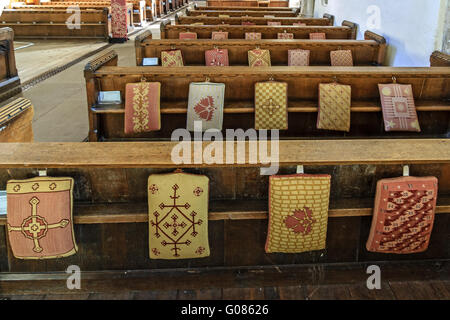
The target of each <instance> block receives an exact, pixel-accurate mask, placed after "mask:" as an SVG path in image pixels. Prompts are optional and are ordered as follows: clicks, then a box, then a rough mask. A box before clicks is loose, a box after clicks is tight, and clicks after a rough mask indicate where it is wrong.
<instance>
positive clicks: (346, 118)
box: [317, 83, 352, 132]
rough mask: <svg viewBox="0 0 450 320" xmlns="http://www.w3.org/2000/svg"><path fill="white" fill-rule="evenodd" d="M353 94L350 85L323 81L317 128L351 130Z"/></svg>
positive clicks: (320, 91) (320, 90)
mask: <svg viewBox="0 0 450 320" xmlns="http://www.w3.org/2000/svg"><path fill="white" fill-rule="evenodd" d="M351 96H352V93H351V87H350V86H349V85H343V84H338V83H321V84H320V85H319V110H318V114H317V129H326V130H336V131H346V132H349V131H350V107H351Z"/></svg>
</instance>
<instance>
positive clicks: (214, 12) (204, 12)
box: [185, 8, 297, 17]
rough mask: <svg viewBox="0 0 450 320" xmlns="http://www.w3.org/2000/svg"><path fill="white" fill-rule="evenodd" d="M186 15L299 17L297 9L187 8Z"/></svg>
mask: <svg viewBox="0 0 450 320" xmlns="http://www.w3.org/2000/svg"><path fill="white" fill-rule="evenodd" d="M185 12H186V15H187V16H191V17H198V16H207V17H219V16H221V15H228V16H230V17H246V16H248V17H264V16H275V17H297V13H296V12H295V11H249V10H246V11H237V10H223V11H218V10H211V11H207V10H201V11H200V10H190V9H189V8H187V9H186V11H185Z"/></svg>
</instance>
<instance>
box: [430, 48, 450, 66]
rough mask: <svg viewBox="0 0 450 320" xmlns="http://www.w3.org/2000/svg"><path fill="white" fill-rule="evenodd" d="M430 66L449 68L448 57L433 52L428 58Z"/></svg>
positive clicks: (438, 52)
mask: <svg viewBox="0 0 450 320" xmlns="http://www.w3.org/2000/svg"><path fill="white" fill-rule="evenodd" d="M430 66H432V67H450V55H448V54H446V53H443V52H440V51H434V52H433V53H432V54H431V56H430Z"/></svg>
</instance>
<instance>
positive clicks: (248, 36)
mask: <svg viewBox="0 0 450 320" xmlns="http://www.w3.org/2000/svg"><path fill="white" fill-rule="evenodd" d="M245 40H261V32H246V33H245Z"/></svg>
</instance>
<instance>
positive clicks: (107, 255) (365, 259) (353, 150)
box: [0, 139, 450, 294]
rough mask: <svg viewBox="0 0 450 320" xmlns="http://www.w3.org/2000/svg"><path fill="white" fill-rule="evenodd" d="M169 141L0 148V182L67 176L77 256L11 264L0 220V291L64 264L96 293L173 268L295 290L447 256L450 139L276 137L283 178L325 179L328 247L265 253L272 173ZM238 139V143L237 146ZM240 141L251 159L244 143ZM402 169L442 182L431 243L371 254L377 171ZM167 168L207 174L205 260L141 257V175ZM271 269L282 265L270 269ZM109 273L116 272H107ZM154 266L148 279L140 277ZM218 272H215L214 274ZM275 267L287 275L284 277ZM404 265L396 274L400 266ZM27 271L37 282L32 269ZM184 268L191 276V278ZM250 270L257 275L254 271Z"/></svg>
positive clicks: (223, 281) (201, 279)
mask: <svg viewBox="0 0 450 320" xmlns="http://www.w3.org/2000/svg"><path fill="white" fill-rule="evenodd" d="M175 143H176V142H147V143H129V142H126V143H119V142H112V143H36V144H27V143H22V144H17V143H9V144H5V146H3V149H2V150H3V151H4V152H2V153H0V187H1V188H4V187H5V184H6V181H7V180H9V179H11V178H15V179H24V178H29V177H33V176H37V174H38V170H37V169H38V168H47V174H48V176H54V177H58V176H63V177H67V176H70V177H73V178H74V180H75V185H74V210H73V212H74V221H75V238H76V242H77V244H78V247H79V252H78V253H77V254H75V255H73V256H71V257H68V258H63V259H56V260H55V259H53V260H42V261H39V260H36V261H27V260H20V259H15V258H14V257H13V256H12V252H11V250H10V248H9V245H8V244H7V243H6V238H7V230H6V225H5V224H6V219H5V217H4V216H1V217H0V286H1V287H2V293H5V292H9V290H14V288H17V287H19V286H20V285H21V283H24V281H23V280H24V279H25V278H26V279H30V280H32V279H34V280H45V279H51V277H52V276H54V277H55V279H56V276H57V273H59V274H61V272H64V271H65V269H66V268H67V266H69V265H77V266H79V267H80V269H81V270H82V272H86V273H83V274H82V279H85V280H82V281H84V282H82V283H83V284H82V288H83V290H92V289H93V288H94V287H96V286H97V290H99V288H98V286H99V283H98V282H96V281H98V280H99V279H102V278H103V279H105V278H106V279H108V280H109V281H111V278H109V277H111V276H115V275H117V274H118V272H119V271H122V272H125V271H126V272H127V273H131V274H133V275H134V276H136V275H137V274H138V272H140V273H141V277H143V276H144V275H145V276H148V277H149V278H150V279H152V281H144V282H142V283H141V284H140V285H137V284H136V283H133V280H132V277H126V276H119V277H118V278H117V279H115V280H114V281H112V282H113V283H117V286H114V289H115V290H118V289H119V287H120V286H123V287H127V288H128V290H130V288H133V289H136V288H140V290H143V289H147V290H150V289H170V288H177V287H179V286H180V284H179V282H174V281H173V277H174V275H176V274H177V273H183V274H184V275H185V276H184V277H178V278H179V279H178V280H180V281H181V279H183V285H186V286H191V285H193V284H194V282H195V286H196V287H202V286H203V287H204V286H205V285H209V286H217V287H219V288H220V287H226V286H230V285H242V281H246V282H247V281H252V282H251V283H253V284H254V285H258V286H264V284H269V283H271V282H272V283H273V281H277V283H278V284H281V283H291V284H292V285H293V283H292V281H294V280H295V281H296V282H297V283H298V282H299V281H300V282H301V283H309V281H311V278H313V279H319V276H320V279H322V280H325V279H324V278H323V277H326V278H328V277H330V276H331V277H332V275H333V274H334V275H336V274H335V273H333V271H332V270H336V269H332V270H331V271H330V269H329V268H332V267H333V266H334V267H335V268H340V269H343V268H344V269H346V270H348V269H351V268H352V267H355V266H356V265H359V264H362V265H368V264H373V263H374V262H377V263H378V262H379V261H384V262H383V270H385V268H388V266H390V265H391V266H394V267H393V268H395V266H396V264H397V263H400V262H401V261H402V260H404V259H407V260H408V264H409V265H413V264H414V263H421V262H429V263H444V262H445V261H446V260H447V261H448V259H449V251H448V225H449V223H450V214H449V213H450V197H449V196H450V184H449V183H448V181H449V178H450V176H449V172H450V141H449V140H448V139H442V140H441V139H429V140H421V139H419V140H417V139H408V140H397V139H395V140H390V139H382V140H373V139H371V140H339V141H336V140H312V141H311V140H291V141H280V157H279V159H280V163H279V165H280V170H279V174H291V173H295V170H296V165H298V164H304V165H305V172H307V173H328V174H331V175H332V179H331V183H332V186H331V195H330V211H329V218H328V232H327V242H326V250H319V251H314V252H306V253H298V254H266V253H265V252H264V242H265V239H266V235H267V190H268V179H269V177H268V176H261V175H260V171H259V168H260V167H261V166H265V165H263V164H262V163H261V162H260V161H258V162H257V163H254V164H251V163H249V161H248V160H246V161H245V163H243V164H242V163H240V164H238V163H236V162H233V163H230V164H210V165H207V164H202V165H198V164H197V165H194V164H183V165H175V164H174V163H173V162H172V159H171V150H172V148H173V147H174V145H175ZM236 145H237V143H236V142H235V143H234V147H235V148H237V146H236ZM191 146H192V144H191ZM244 146H245V150H246V154H247V155H248V152H249V151H248V150H249V146H248V142H246V143H244ZM361 150H364V152H361ZM386 150H395V152H386ZM411 150H420V151H421V152H411ZM224 155H226V150H224ZM246 159H248V158H246ZM403 164H408V165H410V173H411V175H416V176H427V175H434V176H436V177H437V178H438V179H439V183H440V184H439V195H438V202H437V210H436V213H437V214H436V217H435V222H434V228H433V233H432V236H431V241H430V245H429V248H428V250H427V251H425V252H423V253H418V254H411V255H408V256H400V255H392V254H380V253H372V252H368V251H367V250H366V249H365V242H366V240H367V237H368V234H369V229H370V224H371V218H372V217H371V214H372V210H373V209H372V208H373V196H374V193H375V186H376V182H377V181H378V180H379V179H382V178H387V177H397V176H401V174H402V165H403ZM175 167H177V168H183V170H184V171H185V172H189V173H194V174H204V175H207V176H208V177H209V179H210V192H209V195H210V196H209V198H210V201H209V221H208V229H209V244H210V248H211V255H210V257H207V258H202V259H182V260H150V259H149V255H148V208H147V192H148V191H147V177H148V175H149V174H151V173H160V172H171V171H173V170H174V168H175ZM343 230H345V231H344V232H343ZM112 244H113V245H112ZM312 264H314V266H315V267H314V268H312V267H311V265H312ZM302 268H308V270H309V271H305V272H299V270H303V269H302ZM397 268H398V267H397ZM442 268H443V265H442V264H439V271H440V274H441V276H442ZM272 269H276V270H278V272H276V271H275V270H274V271H275V272H272V271H271V270H272ZM311 269H313V270H311ZM110 270H117V271H116V272H115V273H114V272H111V271H110ZM150 270H152V271H153V272H155V274H152V273H145V272H150ZM217 270H219V271H220V275H221V276H218V274H217ZM238 270H241V271H239V272H238ZM280 270H284V271H286V272H284V271H283V272H281V273H280V272H279V271H280ZM401 270H402V273H404V270H405V269H404V268H403V269H401ZM87 271H89V272H87ZM102 271H107V272H102ZM188 271H189V272H188ZM426 271H427V273H426V276H427V279H429V278H432V277H436V276H437V272H436V273H435V272H433V271H432V270H431V269H427V270H426ZM43 272H45V274H42V273H43ZM334 272H335V271H334ZM18 273H21V274H20V275H19V274H18ZM36 273H38V274H36ZM33 274H35V276H34V277H33V276H30V275H33ZM192 274H195V275H196V276H195V281H194V279H192ZM247 274H249V275H247ZM252 274H255V275H259V277H256V278H255V277H253V276H251V275H252ZM293 274H295V278H294V280H293V279H292V275H293ZM356 274H359V273H356ZM361 274H362V275H363V276H364V279H366V278H367V274H366V273H365V269H364V271H363V272H361ZM423 274H425V271H423ZM9 275H10V276H11V277H9ZM225 275H226V276H225ZM397 275H398V274H397ZM392 276H393V274H392V273H391V272H387V273H386V274H385V275H384V276H383V279H385V280H387V279H388V278H389V277H392ZM416 276H417V274H416ZM355 277H357V276H355V272H349V274H347V275H346V277H344V276H342V277H339V279H340V280H342V279H347V280H349V281H354V279H355ZM14 278H15V280H14ZM58 279H59V280H58V281H59V282H57V284H56V285H55V286H54V288H53V290H57V291H58V290H60V291H58V292H66V293H67V288H66V286H65V285H61V277H59V278H58ZM64 279H65V278H64ZM88 279H89V281H88ZM170 279H172V280H170ZM219 279H220V281H219ZM141 281H142V280H141ZM35 283H36V285H31V286H30V285H29V284H28V285H27V286H25V283H24V286H23V287H22V288H23V290H24V291H22V292H28V291H27V290H34V293H35V294H36V290H52V289H51V288H49V287H47V285H48V283H47V282H46V281H39V282H38V281H36V282H35ZM46 283H47V284H46ZM37 284H39V285H37ZM16 286H17V287H16ZM134 286H136V287H134ZM36 288H39V289H36ZM109 288H110V287H106V288H105V287H103V288H101V289H104V290H108V289H109ZM101 289H100V290H101Z"/></svg>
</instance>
